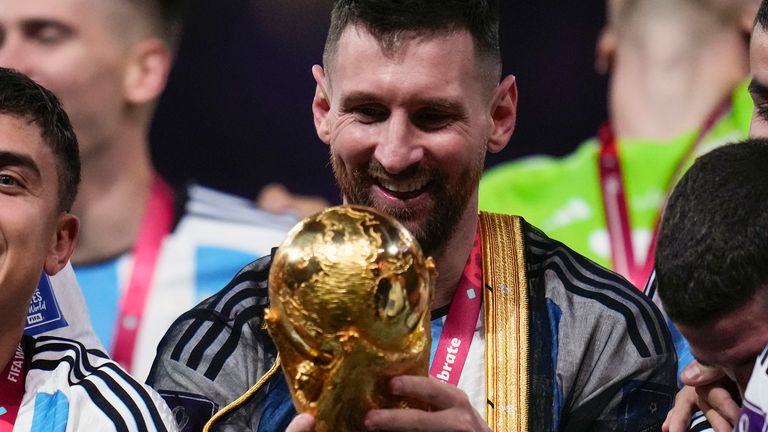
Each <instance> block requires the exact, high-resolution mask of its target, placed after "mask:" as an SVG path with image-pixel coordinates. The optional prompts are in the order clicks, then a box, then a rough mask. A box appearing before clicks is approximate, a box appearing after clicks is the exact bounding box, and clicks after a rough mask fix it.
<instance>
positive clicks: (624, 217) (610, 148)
mask: <svg viewBox="0 0 768 432" xmlns="http://www.w3.org/2000/svg"><path fill="white" fill-rule="evenodd" d="M730 108H731V101H730V98H728V99H726V100H725V101H723V102H722V103H721V104H719V105H718V106H717V108H715V110H714V111H712V113H711V114H710V115H709V116H708V117H707V119H706V120H705V121H704V124H702V126H701V128H700V129H699V133H698V134H697V135H696V137H695V138H694V139H693V141H691V144H690V145H689V147H688V149H687V150H686V152H685V154H683V157H682V158H680V161H679V162H678V164H677V167H676V168H675V171H674V173H673V174H672V176H671V177H670V178H669V179H668V180H667V185H666V186H667V188H666V189H667V197H665V199H664V205H662V206H661V209H663V208H664V207H665V204H666V200H667V198H668V197H669V193H670V192H671V190H672V187H673V185H674V183H675V182H676V181H677V180H678V179H679V178H680V177H681V176H682V173H683V170H684V168H685V166H686V162H687V161H688V159H689V158H690V157H691V155H692V154H693V152H694V151H695V150H696V148H697V147H698V146H699V144H701V142H702V141H703V140H704V137H705V136H706V135H707V134H708V133H709V132H710V131H711V130H712V128H713V127H714V126H715V123H716V122H717V120H718V119H719V118H720V117H722V116H723V115H724V114H725V113H726V112H728V111H729V110H730ZM598 136H599V138H600V160H599V165H600V191H601V192H602V198H603V209H604V211H605V221H606V225H607V229H608V239H609V242H610V244H611V258H612V261H613V269H614V270H615V271H616V272H617V273H619V274H621V275H623V276H625V277H627V278H628V279H629V281H630V282H632V283H633V284H634V285H635V286H636V287H643V286H645V282H646V281H647V280H648V276H650V274H651V270H652V269H653V256H654V254H655V252H656V236H657V234H658V232H659V222H660V221H661V211H659V215H658V216H657V217H656V224H655V225H654V229H653V235H652V236H651V242H650V245H649V246H648V252H647V253H646V256H645V260H643V262H642V263H638V262H637V261H636V260H635V253H634V247H633V244H632V227H631V224H630V220H629V210H628V206H627V198H626V190H625V187H624V180H623V177H622V174H621V160H620V158H619V152H618V141H617V139H616V136H615V135H614V132H613V128H612V127H611V124H610V123H609V122H606V123H605V124H603V125H602V126H601V127H600V131H599V132H598Z"/></svg>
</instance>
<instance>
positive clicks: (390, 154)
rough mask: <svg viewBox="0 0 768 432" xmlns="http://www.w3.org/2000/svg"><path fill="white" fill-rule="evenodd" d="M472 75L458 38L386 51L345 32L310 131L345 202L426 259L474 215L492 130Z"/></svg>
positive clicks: (462, 37)
mask: <svg viewBox="0 0 768 432" xmlns="http://www.w3.org/2000/svg"><path fill="white" fill-rule="evenodd" d="M319 73H320V74H321V72H319ZM479 76H480V75H479V71H478V69H477V66H476V58H475V54H474V46H473V42H472V39H471V37H470V35H469V34H468V33H466V32H458V33H456V34H453V35H449V36H448V35H446V36H437V37H429V38H417V39H413V40H406V41H404V42H403V43H402V44H401V45H399V46H398V47H397V48H395V49H394V51H392V52H387V53H385V52H383V51H382V48H381V47H380V45H379V43H378V42H377V41H376V39H375V38H374V37H373V36H372V35H371V34H370V33H369V32H368V31H367V30H365V29H363V28H361V27H348V28H347V29H346V30H345V31H344V33H343V34H342V37H341V39H340V41H339V43H338V49H337V52H336V55H335V60H334V63H333V66H332V68H331V72H330V74H329V76H328V77H327V80H326V81H325V84H326V85H325V91H326V92H327V93H328V99H329V100H328V101H327V102H328V106H327V108H326V111H327V115H326V117H325V119H324V120H323V121H321V122H320V124H319V125H318V133H319V135H320V136H321V138H322V139H323V140H324V141H326V142H328V143H329V144H330V149H331V162H332V164H333V169H334V173H335V175H336V180H337V182H338V184H339V186H340V188H341V191H342V193H343V195H344V197H345V200H346V201H347V202H348V203H351V204H362V205H367V206H371V207H374V208H376V209H378V210H380V211H383V212H385V213H388V214H390V215H392V216H394V217H395V218H396V219H398V220H399V221H400V222H402V223H403V224H404V225H405V226H406V227H407V228H408V229H409V230H410V231H411V232H412V233H413V234H414V235H415V236H416V238H417V239H418V240H419V242H420V244H421V245H422V247H423V248H424V249H425V251H426V252H427V253H430V254H432V253H434V252H435V251H437V250H438V249H439V248H440V247H441V246H442V245H444V244H445V242H446V241H447V240H448V238H449V237H450V236H451V234H452V233H453V232H454V230H455V228H456V226H457V224H459V223H460V221H461V220H462V218H464V217H466V215H467V214H468V213H469V212H471V213H476V212H477V186H478V180H479V177H480V174H481V173H482V169H483V162H484V158H485V152H486V149H487V148H486V144H487V142H488V139H489V133H490V130H491V127H492V124H493V121H492V118H491V112H492V107H491V105H492V104H491V101H490V100H489V99H490V97H489V96H488V93H489V91H488V88H487V87H483V86H482V85H481V82H480V79H479ZM316 79H318V72H317V71H316ZM318 82H319V83H320V84H321V85H320V87H323V83H322V78H319V79H318ZM316 105H317V99H316ZM316 114H317V113H316ZM316 124H318V123H317V115H316ZM510 133H511V130H510ZM507 139H508V137H507Z"/></svg>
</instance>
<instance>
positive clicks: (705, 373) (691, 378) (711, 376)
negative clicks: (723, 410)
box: [680, 360, 724, 387]
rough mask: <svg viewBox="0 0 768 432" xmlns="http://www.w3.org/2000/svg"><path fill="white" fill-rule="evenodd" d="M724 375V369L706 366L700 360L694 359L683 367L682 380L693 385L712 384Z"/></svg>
mask: <svg viewBox="0 0 768 432" xmlns="http://www.w3.org/2000/svg"><path fill="white" fill-rule="evenodd" d="M723 376H724V374H723V371H721V370H720V369H718V368H714V367H711V366H704V365H702V364H701V363H699V362H698V361H696V360H694V361H692V362H691V363H690V364H689V365H688V366H686V367H685V369H683V373H681V374H680V380H681V381H682V382H683V384H685V385H687V386H691V387H697V386H702V385H708V384H712V383H713V382H715V381H717V380H719V379H720V378H722V377H723Z"/></svg>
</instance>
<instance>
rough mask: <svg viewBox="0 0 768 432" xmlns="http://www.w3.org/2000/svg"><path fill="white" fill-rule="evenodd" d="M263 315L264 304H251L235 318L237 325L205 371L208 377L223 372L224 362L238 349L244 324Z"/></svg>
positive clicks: (210, 377)
mask: <svg viewBox="0 0 768 432" xmlns="http://www.w3.org/2000/svg"><path fill="white" fill-rule="evenodd" d="M263 315H264V306H263V305H254V306H251V307H249V308H247V309H245V310H243V311H242V312H241V313H240V314H238V316H237V320H235V325H234V326H233V327H232V332H231V333H230V334H229V337H227V340H226V342H224V345H222V346H221V348H219V351H218V352H217V353H216V354H215V355H214V356H213V359H212V360H211V363H210V364H209V365H208V369H207V370H206V371H205V376H206V377H207V378H208V379H210V380H211V381H213V380H215V379H216V377H217V376H218V375H219V372H221V369H222V368H223V367H224V363H225V362H226V361H227V359H228V358H229V356H230V355H232V353H233V352H235V349H237V346H238V344H239V342H240V334H241V333H242V328H243V326H245V325H246V324H247V323H248V322H249V321H250V320H251V319H253V318H255V317H257V316H263Z"/></svg>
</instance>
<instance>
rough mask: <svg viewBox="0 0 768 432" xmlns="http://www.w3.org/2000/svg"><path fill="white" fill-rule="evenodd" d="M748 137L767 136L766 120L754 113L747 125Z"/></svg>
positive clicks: (767, 121)
mask: <svg viewBox="0 0 768 432" xmlns="http://www.w3.org/2000/svg"><path fill="white" fill-rule="evenodd" d="M749 136H750V138H768V120H766V119H764V118H762V117H760V115H759V114H757V113H755V114H754V115H753V117H752V123H751V124H750V125H749Z"/></svg>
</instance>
